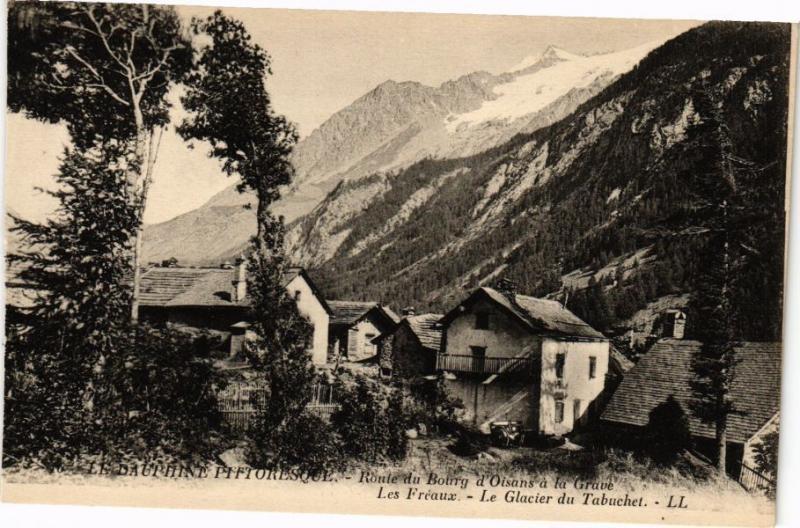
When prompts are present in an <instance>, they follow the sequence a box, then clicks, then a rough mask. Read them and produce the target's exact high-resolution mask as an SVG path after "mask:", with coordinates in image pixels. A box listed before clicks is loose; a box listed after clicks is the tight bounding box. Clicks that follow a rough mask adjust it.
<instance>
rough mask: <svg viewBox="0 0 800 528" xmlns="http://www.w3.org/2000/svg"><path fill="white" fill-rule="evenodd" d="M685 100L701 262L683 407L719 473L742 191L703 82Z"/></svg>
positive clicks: (731, 370)
mask: <svg viewBox="0 0 800 528" xmlns="http://www.w3.org/2000/svg"><path fill="white" fill-rule="evenodd" d="M692 101H693V103H694V108H695V110H696V111H697V113H698V115H699V116H700V123H699V124H698V125H697V126H695V127H694V128H693V130H692V139H693V140H694V141H695V145H696V149H697V152H698V156H699V160H698V163H697V164H696V165H695V168H696V169H699V170H698V171H697V173H696V174H694V175H693V177H692V179H691V181H690V185H691V188H692V192H693V195H694V199H695V206H696V210H695V215H694V223H695V225H694V226H693V227H694V230H695V231H698V232H700V233H702V234H703V236H704V238H705V247H704V248H703V249H702V250H701V252H700V255H701V257H702V260H703V262H702V266H701V268H700V269H701V272H700V275H699V277H698V278H697V281H696V294H695V296H694V298H693V300H692V307H693V309H694V318H693V319H694V324H693V326H692V330H693V331H692V334H693V336H694V337H695V338H696V339H698V340H699V341H700V342H701V343H702V344H701V346H700V349H699V350H698V351H697V352H696V353H695V354H694V355H693V357H692V365H691V366H692V371H693V374H694V377H693V379H692V381H691V388H692V392H693V400H692V405H691V408H692V411H694V413H695V414H696V415H697V416H698V417H699V418H700V419H701V420H703V421H705V422H707V423H711V424H713V425H714V429H715V434H716V442H717V470H718V471H719V473H720V474H721V475H724V474H725V471H726V465H727V456H726V455H727V437H728V433H727V429H728V418H729V416H730V415H731V413H733V412H736V407H735V405H734V402H733V400H732V398H731V386H732V384H733V381H734V378H735V373H736V364H737V363H738V360H737V358H736V348H735V344H736V343H735V342H736V339H737V337H738V335H739V331H738V330H737V322H736V313H735V307H734V298H733V296H734V290H735V287H736V284H735V283H736V278H737V271H738V269H739V268H740V266H741V263H742V254H741V252H740V251H739V244H740V242H741V240H742V234H743V233H742V232H743V229H744V226H743V224H742V222H743V221H745V217H746V215H745V214H744V212H745V208H746V207H747V205H746V202H747V198H748V197H743V196H742V189H741V182H740V181H739V171H737V168H736V167H735V166H734V164H733V152H732V143H731V140H730V134H729V132H728V129H727V125H726V124H725V121H724V116H723V115H722V111H721V109H720V107H719V106H717V105H716V104H715V102H714V100H713V97H712V95H711V93H710V92H709V90H708V89H707V88H706V87H705V86H701V87H700V88H698V89H697V90H696V91H695V92H694V94H693V98H692ZM742 198H744V200H743V199H742ZM754 205H755V204H752V205H750V207H753V206H754Z"/></svg>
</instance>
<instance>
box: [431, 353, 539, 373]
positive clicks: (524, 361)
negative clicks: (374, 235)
mask: <svg viewBox="0 0 800 528" xmlns="http://www.w3.org/2000/svg"><path fill="white" fill-rule="evenodd" d="M532 361H533V360H532V359H531V358H530V357H517V358H510V357H489V356H485V357H480V356H472V355H469V354H465V355H458V354H439V355H438V356H437V357H436V368H437V369H438V370H450V371H453V372H471V373H474V374H500V373H504V372H508V373H511V372H515V373H527V372H530V371H531V366H532V364H533V363H532Z"/></svg>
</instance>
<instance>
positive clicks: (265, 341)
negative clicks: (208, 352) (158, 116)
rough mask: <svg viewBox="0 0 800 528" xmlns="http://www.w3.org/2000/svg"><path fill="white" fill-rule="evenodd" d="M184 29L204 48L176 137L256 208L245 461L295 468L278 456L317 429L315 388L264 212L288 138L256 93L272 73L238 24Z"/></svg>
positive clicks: (219, 17) (278, 240)
mask: <svg viewBox="0 0 800 528" xmlns="http://www.w3.org/2000/svg"><path fill="white" fill-rule="evenodd" d="M193 29H194V31H195V32H196V33H204V34H206V35H207V36H208V37H210V43H209V44H208V45H207V46H206V47H205V48H203V49H202V50H201V52H200V53H199V55H198V57H197V60H196V61H195V63H194V65H193V69H192V71H191V73H190V74H189V75H188V76H187V79H186V87H187V91H186V94H185V95H184V97H183V99H182V102H183V106H184V108H186V110H187V111H188V112H189V113H190V117H189V118H188V119H187V120H185V121H184V122H183V123H182V124H181V126H180V127H179V132H180V133H181V135H182V136H183V137H184V138H185V139H187V140H192V139H198V140H204V141H208V142H209V143H210V144H211V152H210V155H211V156H213V157H216V158H219V159H221V160H223V168H224V170H225V172H226V173H228V174H236V175H238V176H239V178H240V183H239V187H238V188H239V190H240V191H243V190H245V189H252V190H253V191H255V193H256V196H257V198H258V208H257V212H256V220H257V233H256V236H255V238H254V239H253V242H252V244H253V251H252V252H251V255H250V258H249V261H248V272H249V277H250V280H249V282H248V288H249V294H250V295H251V298H252V303H251V304H252V317H253V321H254V323H253V326H252V330H253V331H254V332H255V334H256V335H257V339H256V341H255V342H254V347H253V350H252V353H251V354H250V361H251V363H252V364H253V366H254V368H255V370H256V371H257V372H258V375H259V377H260V378H261V380H262V381H263V382H264V384H265V386H266V388H267V391H266V392H267V394H266V405H265V406H264V409H263V410H262V412H260V413H259V415H258V416H257V418H256V419H255V421H254V424H253V426H252V427H251V430H250V433H249V435H250V438H251V440H252V449H251V453H250V455H249V459H250V461H251V463H254V464H257V465H260V466H263V465H268V464H272V465H282V464H283V465H296V464H297V462H298V458H297V457H296V456H295V455H294V454H292V452H290V451H287V450H286V449H285V448H284V447H283V446H286V445H289V444H290V443H291V442H294V441H295V440H296V439H297V438H300V437H302V436H303V434H302V430H299V429H298V427H300V428H301V429H302V428H303V427H306V426H308V427H310V426H313V427H316V425H314V424H318V421H315V420H314V419H313V417H310V416H309V415H308V411H307V410H306V406H307V405H308V403H309V401H310V399H311V394H312V388H313V386H314V384H315V383H317V381H318V380H317V373H316V371H315V369H314V367H313V365H312V364H311V361H310V356H309V352H308V350H309V343H310V336H311V326H310V324H309V323H308V321H307V320H306V319H305V318H304V317H302V316H301V315H300V313H299V312H298V311H297V305H296V302H295V300H294V299H292V298H290V297H289V296H288V295H287V293H286V290H285V288H284V286H283V283H282V276H283V273H284V269H285V259H284V256H283V237H284V226H283V219H282V218H276V217H274V216H273V215H272V213H271V212H270V210H269V208H270V206H271V205H272V204H273V203H274V202H275V200H277V199H278V198H279V196H280V186H282V185H286V184H288V183H289V182H290V180H291V177H292V174H293V171H292V166H291V164H290V162H289V160H288V156H289V154H290V153H291V150H292V147H293V146H294V143H295V142H296V140H297V134H296V132H295V131H294V128H293V126H292V125H291V124H290V123H289V122H287V121H286V119H285V118H284V117H283V116H279V115H276V114H275V113H274V111H273V110H272V108H271V102H270V98H269V94H268V92H267V90H266V87H265V85H264V81H265V78H266V77H267V75H269V74H270V73H271V70H270V58H269V55H267V53H266V52H265V51H264V50H263V49H261V48H260V47H259V46H258V45H255V44H253V43H252V42H251V38H250V35H249V34H248V33H247V30H246V29H245V28H244V26H243V25H242V23H241V22H239V21H236V20H233V19H231V18H228V17H226V16H225V15H223V14H222V13H221V12H219V11H217V12H216V13H214V14H213V15H212V16H210V17H208V18H207V19H205V20H194V21H193ZM323 436H324V435H323ZM309 438H310V437H309ZM315 438H317V439H318V440H319V442H318V444H319V446H320V450H323V449H324V446H325V445H327V444H325V442H324V441H323V440H322V439H321V438H320V435H319V434H317V435H316V436H315ZM321 452H322V451H320V452H319V453H318V455H319V457H318V458H319V460H318V462H319V464H320V465H321V466H324V461H325V460H327V457H326V456H323V455H322V454H321ZM306 469H308V468H306ZM317 469H321V467H320V468H317Z"/></svg>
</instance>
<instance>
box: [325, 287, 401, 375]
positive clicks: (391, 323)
mask: <svg viewBox="0 0 800 528" xmlns="http://www.w3.org/2000/svg"><path fill="white" fill-rule="evenodd" d="M328 306H330V308H331V318H330V330H329V331H328V355H329V360H330V361H331V362H333V361H336V360H337V359H338V358H344V359H347V360H348V361H364V360H367V359H370V358H374V357H375V356H376V355H377V353H378V349H377V345H375V344H374V343H373V342H372V341H373V339H375V338H376V337H378V336H379V335H381V334H383V333H384V332H387V331H389V330H392V329H394V327H395V326H397V323H398V321H399V320H400V318H399V317H397V314H395V313H394V312H393V311H392V309H391V308H389V307H388V306H383V305H381V304H379V303H377V302H360V301H328Z"/></svg>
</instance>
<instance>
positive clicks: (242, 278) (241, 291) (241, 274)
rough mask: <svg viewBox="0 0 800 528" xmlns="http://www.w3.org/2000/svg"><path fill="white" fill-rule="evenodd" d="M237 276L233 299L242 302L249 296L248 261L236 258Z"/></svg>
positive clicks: (234, 283) (234, 281) (234, 282)
mask: <svg viewBox="0 0 800 528" xmlns="http://www.w3.org/2000/svg"><path fill="white" fill-rule="evenodd" d="M235 269H236V277H235V278H234V280H233V301H234V302H242V301H244V298H245V297H247V261H246V260H245V259H243V258H240V259H236V268H235Z"/></svg>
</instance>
